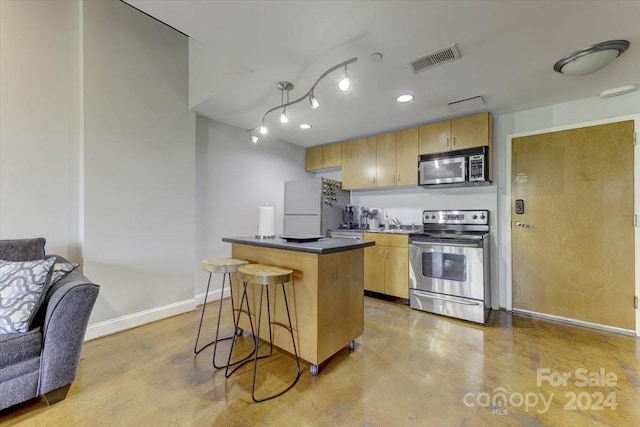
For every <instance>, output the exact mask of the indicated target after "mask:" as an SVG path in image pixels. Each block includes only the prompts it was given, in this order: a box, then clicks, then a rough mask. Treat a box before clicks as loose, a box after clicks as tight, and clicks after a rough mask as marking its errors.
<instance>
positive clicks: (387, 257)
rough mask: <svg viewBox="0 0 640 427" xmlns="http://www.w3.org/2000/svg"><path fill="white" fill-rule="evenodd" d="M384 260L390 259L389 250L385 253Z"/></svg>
mask: <svg viewBox="0 0 640 427" xmlns="http://www.w3.org/2000/svg"><path fill="white" fill-rule="evenodd" d="M384 259H389V249H387V250H385V251H384Z"/></svg>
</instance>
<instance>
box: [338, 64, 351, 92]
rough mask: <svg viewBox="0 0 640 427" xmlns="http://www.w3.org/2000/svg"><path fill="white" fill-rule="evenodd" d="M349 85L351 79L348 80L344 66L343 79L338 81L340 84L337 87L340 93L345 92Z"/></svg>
mask: <svg viewBox="0 0 640 427" xmlns="http://www.w3.org/2000/svg"><path fill="white" fill-rule="evenodd" d="M350 84H351V79H350V78H349V74H347V66H346V65H345V66H344V77H343V79H342V80H340V83H338V87H339V88H340V90H341V91H343V92H344V91H345V90H347V89H349V85H350Z"/></svg>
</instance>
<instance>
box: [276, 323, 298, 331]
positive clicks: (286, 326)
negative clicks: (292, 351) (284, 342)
mask: <svg viewBox="0 0 640 427" xmlns="http://www.w3.org/2000/svg"><path fill="white" fill-rule="evenodd" d="M271 324H272V325H274V326H280V327H281V328H284V329H286V330H287V331H289V332H293V328H292V327H290V326H289V325H285V324H284V323H280V322H271Z"/></svg>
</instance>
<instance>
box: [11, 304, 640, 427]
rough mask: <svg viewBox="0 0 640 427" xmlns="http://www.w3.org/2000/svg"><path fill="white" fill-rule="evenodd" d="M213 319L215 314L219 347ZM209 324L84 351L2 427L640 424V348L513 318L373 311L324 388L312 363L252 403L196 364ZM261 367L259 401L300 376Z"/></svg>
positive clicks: (187, 323)
mask: <svg viewBox="0 0 640 427" xmlns="http://www.w3.org/2000/svg"><path fill="white" fill-rule="evenodd" d="M214 304H215V303H214ZM214 307H215V305H214V306H212V307H211V308H214ZM215 311H216V310H212V309H210V310H208V312H207V315H209V314H211V317H209V316H207V317H209V319H208V322H209V325H208V326H209V329H208V331H207V332H208V335H209V336H210V337H211V336H212V335H213V328H212V327H211V326H212V325H213V322H214V320H215ZM198 316H199V311H198V312H192V313H187V314H183V315H180V316H176V317H173V318H170V319H166V320H162V321H159V322H155V323H153V324H149V325H146V326H142V327H139V328H136V329H132V330H129V331H126V332H122V333H119V334H115V335H112V336H108V337H104V338H100V339H97V340H93V341H90V342H87V343H85V346H84V349H83V353H82V360H81V363H80V368H79V372H78V378H77V380H76V382H75V383H74V384H73V386H72V387H71V390H70V392H69V395H68V396H67V399H66V400H64V401H62V402H60V403H58V404H56V405H53V406H51V407H47V406H46V404H45V403H44V400H43V399H34V400H32V401H30V402H27V403H25V404H22V405H18V406H15V407H13V408H10V409H8V410H5V411H2V412H0V425H3V426H4V425H7V426H9V425H24V426H30V425H33V426H57V425H60V426H255V425H265V426H361V427H366V426H500V425H510V426H536V425H550V426H586V425H607V426H614V425H617V426H638V425H640V373H639V372H640V339H638V338H635V337H629V336H621V335H616V334H612V333H607V332H601V331H595V330H590V329H585V328H580V327H574V326H569V325H564V324H560V323H553V322H549V321H545V320H539V319H531V318H526V317H520V316H512V315H510V314H508V313H505V312H494V313H492V315H491V318H490V322H489V324H488V325H486V326H480V325H475V324H472V323H468V322H463V321H458V320H454V319H449V318H445V317H440V316H436V315H431V314H427V313H423V312H418V311H414V310H411V309H410V308H409V307H407V306H403V305H398V304H394V303H390V302H386V301H381V300H377V299H372V298H365V333H364V334H363V335H362V336H361V337H360V338H358V339H357V340H356V341H357V346H356V348H355V350H354V351H349V350H348V349H344V350H342V351H340V352H339V353H338V354H337V355H335V356H334V357H333V358H332V359H330V360H329V361H328V362H327V363H325V364H323V365H322V366H321V371H320V374H319V375H318V376H315V377H313V376H311V375H310V374H309V370H308V365H306V364H305V365H304V367H305V369H304V371H303V373H302V376H301V377H300V380H299V381H298V383H297V384H296V386H295V387H294V388H293V389H292V390H290V391H289V392H287V393H286V394H284V395H283V396H281V397H279V398H277V399H274V400H271V401H268V402H265V403H253V402H252V400H251V366H250V365H247V366H245V367H243V368H242V369H240V370H239V371H238V372H236V373H235V374H233V375H232V376H231V377H230V378H228V379H225V377H224V372H223V371H217V370H214V369H213V368H212V366H211V356H212V350H211V348H208V349H206V350H204V351H203V352H202V353H200V354H199V355H198V356H194V355H193V341H194V337H195V330H196V326H197V320H198ZM225 320H226V319H225ZM225 331H230V322H228V321H227V322H226V325H225ZM249 343H250V338H248V337H244V338H243V344H247V345H248V344H249ZM226 348H227V347H222V349H223V350H224V349H226ZM264 363H265V364H264V365H261V367H262V369H263V371H262V372H264V376H262V377H260V378H259V380H258V392H270V391H273V390H276V389H277V387H279V386H281V385H282V384H285V383H286V381H288V380H289V379H290V378H292V375H293V374H294V372H293V370H292V365H293V360H292V359H291V358H290V357H289V356H287V355H282V354H280V353H278V354H277V355H276V356H273V357H272V358H270V359H265V362H264Z"/></svg>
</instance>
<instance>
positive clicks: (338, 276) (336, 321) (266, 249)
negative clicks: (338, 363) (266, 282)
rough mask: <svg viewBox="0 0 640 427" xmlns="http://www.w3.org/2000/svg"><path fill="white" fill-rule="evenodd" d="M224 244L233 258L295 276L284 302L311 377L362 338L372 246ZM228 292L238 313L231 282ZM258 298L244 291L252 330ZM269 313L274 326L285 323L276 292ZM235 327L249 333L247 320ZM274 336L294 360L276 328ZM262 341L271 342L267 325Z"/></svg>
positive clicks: (246, 240)
mask: <svg viewBox="0 0 640 427" xmlns="http://www.w3.org/2000/svg"><path fill="white" fill-rule="evenodd" d="M222 241H223V242H228V243H231V244H232V246H231V256H232V257H233V258H240V259H246V260H248V261H250V262H255V263H260V264H269V265H277V266H281V267H287V268H290V269H291V270H293V281H292V282H289V283H287V284H286V289H287V299H288V300H289V310H290V312H291V321H292V322H293V329H294V336H295V340H296V346H297V349H298V353H299V355H300V358H301V359H303V360H305V361H307V362H309V363H310V364H311V366H310V371H311V374H312V375H316V374H317V373H318V369H319V365H320V364H321V363H322V362H324V361H325V360H327V359H329V358H330V357H331V356H333V355H334V354H335V353H337V352H338V351H339V350H340V349H342V348H344V347H346V346H350V347H352V346H353V344H354V340H355V339H356V338H357V337H359V336H360V335H362V333H363V332H364V248H365V247H367V246H372V245H374V242H371V241H365V240H350V239H332V238H322V239H320V240H319V241H316V242H305V243H293V242H292V243H289V242H286V241H284V240H283V239H281V238H280V237H276V238H274V239H259V238H255V237H225V238H223V239H222ZM232 286H233V296H234V299H235V301H236V307H239V305H240V296H241V295H242V292H241V288H240V283H238V280H237V278H235V277H234V278H233V280H232ZM259 292H260V289H259V287H258V286H250V287H249V288H248V294H249V305H250V307H251V314H252V318H253V322H254V327H255V321H256V320H255V319H256V317H257V316H256V313H257V312H258V310H257V307H256V304H257V302H258V301H259ZM273 294H274V292H272V293H271V295H273ZM264 304H266V301H264ZM271 310H272V314H273V320H274V321H276V322H281V323H286V311H285V307H284V298H283V296H282V292H281V291H280V290H278V291H277V292H275V297H274V296H272V297H271ZM263 322H266V320H265V319H263ZM239 326H240V328H242V329H244V330H250V325H249V321H248V319H247V316H241V319H240V325H239ZM273 333H274V336H273V339H274V344H275V345H276V346H278V347H280V348H281V349H283V350H285V351H287V352H289V353H292V354H293V347H292V345H291V337H290V336H289V335H288V332H287V331H286V330H283V329H282V328H274V329H273ZM260 337H261V338H263V339H268V338H269V332H268V329H267V328H266V327H265V325H263V326H262V327H261V329H260Z"/></svg>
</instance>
